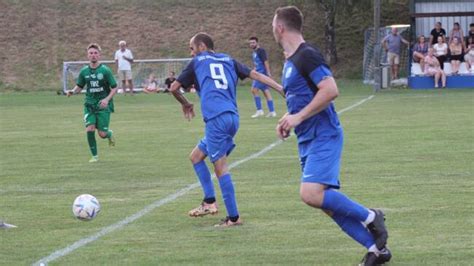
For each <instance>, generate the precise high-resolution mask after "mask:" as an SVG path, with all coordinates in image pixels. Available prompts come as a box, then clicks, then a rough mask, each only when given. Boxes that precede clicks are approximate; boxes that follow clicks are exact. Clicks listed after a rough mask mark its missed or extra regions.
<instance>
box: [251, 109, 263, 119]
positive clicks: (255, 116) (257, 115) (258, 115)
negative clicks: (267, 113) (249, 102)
mask: <svg viewBox="0 0 474 266" xmlns="http://www.w3.org/2000/svg"><path fill="white" fill-rule="evenodd" d="M263 115H264V113H263V110H257V112H255V114H253V115H252V116H251V117H252V118H257V117H260V116H263Z"/></svg>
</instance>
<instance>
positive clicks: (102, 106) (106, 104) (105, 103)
mask: <svg viewBox="0 0 474 266" xmlns="http://www.w3.org/2000/svg"><path fill="white" fill-rule="evenodd" d="M108 105H109V100H107V99H102V100H100V102H99V106H100V108H101V109H105V108H106V107H107V106H108Z"/></svg>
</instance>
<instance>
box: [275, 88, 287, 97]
mask: <svg viewBox="0 0 474 266" xmlns="http://www.w3.org/2000/svg"><path fill="white" fill-rule="evenodd" d="M277 91H278V93H279V94H280V95H281V97H283V99H285V98H286V95H285V91H284V90H283V86H281V85H280V86H279V87H278V88H277Z"/></svg>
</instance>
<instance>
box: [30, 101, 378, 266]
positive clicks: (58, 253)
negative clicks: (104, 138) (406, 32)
mask: <svg viewBox="0 0 474 266" xmlns="http://www.w3.org/2000/svg"><path fill="white" fill-rule="evenodd" d="M374 97H375V95H370V96H369V97H367V98H365V99H362V100H360V101H358V102H356V103H354V104H353V105H350V106H348V107H346V108H344V109H342V110H340V111H339V112H337V113H338V114H339V115H340V114H342V113H344V112H347V111H349V110H351V109H353V108H355V107H357V106H359V105H361V104H363V103H365V102H367V101H369V100H371V99H372V98H374ZM282 142H283V141H282V140H277V141H275V142H273V143H272V144H270V145H268V146H267V147H265V148H263V149H262V150H260V151H258V152H256V153H253V154H251V155H249V156H247V157H245V158H243V159H240V160H238V161H235V162H233V163H231V164H230V165H229V169H232V168H235V167H237V166H239V165H241V164H243V163H245V162H247V161H250V160H252V159H255V158H258V157H260V156H262V155H263V154H265V153H267V152H269V151H270V150H272V149H273V148H275V147H276V146H278V145H280V144H281V143H282ZM213 177H215V175H214V176H213ZM199 186H200V184H199V182H196V183H194V184H191V185H188V186H186V187H184V188H182V189H180V190H178V191H176V192H175V193H173V194H171V195H168V196H166V197H165V198H163V199H160V200H157V201H155V202H153V203H151V204H149V205H147V206H145V208H143V209H142V210H140V211H139V212H137V213H135V214H133V215H131V216H128V217H126V218H125V219H123V220H121V221H118V222H116V223H114V224H111V225H109V226H106V227H104V228H102V229H101V230H100V231H99V232H97V233H95V234H92V235H90V236H88V237H85V238H82V239H80V240H78V241H76V242H74V243H73V244H71V245H69V246H67V247H65V248H62V249H58V250H56V251H54V252H53V253H51V254H50V255H48V256H46V257H44V258H41V259H40V260H38V261H37V262H35V263H33V265H39V266H45V265H47V264H48V263H49V262H51V261H54V260H56V259H59V258H61V257H64V256H66V255H68V254H69V253H71V252H73V251H74V250H76V249H78V248H81V247H83V246H85V245H87V244H89V243H91V242H94V241H96V240H98V239H99V238H101V237H103V236H105V235H107V234H110V233H112V232H114V231H116V230H118V229H121V228H122V227H124V226H126V225H128V224H130V223H132V222H134V221H136V220H138V219H140V218H141V217H143V216H145V215H146V214H148V213H150V212H151V211H153V210H154V209H156V208H158V207H160V206H163V205H165V204H166V203H169V202H172V201H174V200H176V199H177V198H179V197H181V196H184V195H186V194H187V193H188V192H189V191H191V190H194V189H196V188H198V187H199Z"/></svg>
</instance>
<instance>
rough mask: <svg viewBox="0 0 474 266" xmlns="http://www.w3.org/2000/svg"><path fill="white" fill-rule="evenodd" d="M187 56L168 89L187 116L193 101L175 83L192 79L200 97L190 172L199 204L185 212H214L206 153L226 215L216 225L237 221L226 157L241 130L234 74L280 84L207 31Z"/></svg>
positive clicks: (192, 43) (188, 82) (191, 112)
mask: <svg viewBox="0 0 474 266" xmlns="http://www.w3.org/2000/svg"><path fill="white" fill-rule="evenodd" d="M189 48H190V49H191V55H192V56H193V57H194V58H193V59H192V61H191V62H190V63H189V64H188V66H187V67H186V68H185V69H184V70H183V72H182V73H181V74H180V75H179V77H178V78H177V79H176V81H175V82H173V84H171V88H170V91H171V93H172V94H173V96H174V97H175V98H176V99H177V100H178V101H179V102H180V103H181V104H182V107H183V112H184V115H185V116H186V118H188V119H190V118H192V117H193V116H194V110H193V105H192V104H191V103H189V102H188V100H187V99H186V98H185V97H184V96H183V95H182V94H180V93H179V92H178V89H179V87H181V86H183V87H189V86H191V85H193V84H194V86H195V88H196V90H197V92H198V93H199V96H200V98H201V111H202V115H203V119H204V122H205V127H206V128H205V136H204V138H202V139H201V140H200V142H199V143H198V145H197V146H196V147H195V148H194V149H193V151H192V152H191V155H190V159H191V162H192V163H193V167H194V171H195V173H196V175H197V177H198V179H199V182H200V183H201V187H202V189H203V192H204V199H203V201H202V203H201V204H200V205H199V206H198V207H197V208H195V209H192V210H191V211H189V213H188V214H189V216H191V217H200V216H204V215H208V214H216V213H217V212H218V209H217V204H216V198H215V192H214V184H213V182H212V180H211V174H210V172H209V169H208V168H207V165H206V163H205V161H204V159H205V158H206V157H209V159H210V161H211V162H212V163H213V164H214V171H215V174H216V177H217V179H218V181H219V186H220V189H221V192H222V197H223V200H224V204H225V207H226V210H227V216H226V217H225V219H223V220H222V222H221V223H219V224H217V225H216V226H218V227H228V226H235V225H241V224H242V220H241V219H240V216H239V212H238V210H237V201H236V199H235V192H234V184H233V182H232V178H231V174H230V172H229V167H228V166H227V156H228V155H229V154H230V152H231V151H232V150H233V149H234V147H235V144H234V136H235V135H236V134H237V131H238V129H239V114H238V110H237V101H236V96H237V95H236V94H237V93H236V89H237V81H238V79H239V78H240V79H244V78H246V77H250V78H252V79H257V80H259V81H261V82H263V83H265V84H267V85H269V86H271V87H272V88H275V89H276V90H277V91H279V92H280V93H281V94H283V89H282V87H281V85H279V84H278V83H276V82H275V81H273V80H272V79H270V78H269V77H267V76H265V75H262V74H260V73H257V72H256V71H255V70H250V68H248V67H247V66H245V65H243V64H241V63H239V62H237V61H236V60H234V59H233V58H232V57H230V56H229V55H227V54H223V53H216V52H214V42H213V40H212V38H211V37H210V36H209V35H208V34H206V33H198V34H196V35H195V36H194V37H193V38H192V39H191V40H190V42H189Z"/></svg>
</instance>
